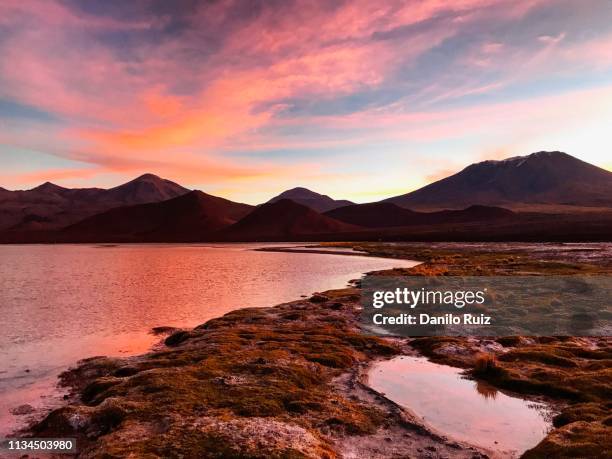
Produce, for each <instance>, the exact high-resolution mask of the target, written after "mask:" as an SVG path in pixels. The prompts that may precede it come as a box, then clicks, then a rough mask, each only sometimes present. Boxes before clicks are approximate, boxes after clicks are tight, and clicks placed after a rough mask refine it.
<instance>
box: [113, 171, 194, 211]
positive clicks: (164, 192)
mask: <svg viewBox="0 0 612 459" xmlns="http://www.w3.org/2000/svg"><path fill="white" fill-rule="evenodd" d="M187 192H189V190H188V189H187V188H184V187H182V186H181V185H178V184H177V183H174V182H171V181H170V180H166V179H163V178H160V177H158V176H156V175H153V174H144V175H141V176H140V177H138V178H135V179H134V180H132V181H130V182H127V183H124V184H123V185H119V186H117V187H115V188H110V189H108V190H105V191H104V199H105V200H108V201H109V202H123V203H124V204H143V203H146V202H160V201H166V200H168V199H172V198H176V197H177V196H181V195H183V194H185V193H187Z"/></svg>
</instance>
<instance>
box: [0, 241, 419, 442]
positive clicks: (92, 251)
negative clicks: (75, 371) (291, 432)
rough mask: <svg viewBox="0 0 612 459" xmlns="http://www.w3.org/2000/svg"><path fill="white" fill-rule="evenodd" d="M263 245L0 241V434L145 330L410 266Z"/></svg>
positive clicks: (134, 347) (143, 345)
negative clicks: (71, 370)
mask: <svg viewBox="0 0 612 459" xmlns="http://www.w3.org/2000/svg"><path fill="white" fill-rule="evenodd" d="M269 245H270V244H266V246H269ZM284 245H287V244H284ZM261 246H262V244H258V245H255V244H231V245H220V244H219V245H206V246H203V245H179V244H165V245H117V246H115V245H106V246H95V245H23V246H19V245H12V246H11V245H8V246H7V245H5V246H0V315H1V317H2V333H1V334H0V436H2V435H3V434H6V433H8V432H9V431H10V430H12V429H13V428H14V427H15V426H16V425H19V423H23V422H25V420H26V419H27V417H24V416H23V415H20V416H14V415H12V414H11V412H10V411H11V410H12V409H14V408H15V407H17V406H19V405H22V404H30V405H32V406H34V407H36V408H40V407H49V406H52V405H53V404H54V403H56V402H57V393H55V394H54V393H53V390H52V389H53V387H54V385H55V383H56V377H57V375H58V374H59V372H60V371H61V370H63V369H64V368H66V367H67V366H69V365H72V364H74V363H75V362H76V361H77V360H79V359H81V358H84V357H89V356H93V355H129V354H136V353H141V352H144V351H146V350H147V349H148V348H150V347H151V346H152V345H153V344H154V343H155V342H157V341H158V340H159V337H155V336H153V335H151V334H150V333H149V331H150V330H151V328H152V327H157V326H165V325H167V326H174V327H192V326H195V325H199V324H201V323H203V322H205V321H206V320H208V319H211V318H213V317H218V316H220V315H222V314H224V313H226V312H228V311H231V310H233V309H238V308H244V307H257V306H273V305H275V304H278V303H281V302H286V301H292V300H295V299H297V298H299V296H300V295H309V294H311V293H313V292H315V291H322V290H328V289H331V288H340V287H343V286H344V285H345V284H346V282H347V281H349V280H350V279H353V278H357V277H360V276H361V275H362V274H363V273H365V272H367V271H372V270H379V269H388V268H392V267H396V266H397V267H399V266H412V265H414V264H415V263H413V262H409V261H403V260H390V259H382V258H370V257H358V256H352V257H347V256H341V255H321V254H310V253H280V252H258V251H253V250H252V249H253V248H256V247H261Z"/></svg>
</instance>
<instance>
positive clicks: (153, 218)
mask: <svg viewBox="0 0 612 459" xmlns="http://www.w3.org/2000/svg"><path fill="white" fill-rule="evenodd" d="M252 209H253V207H252V206H249V205H247V204H240V203H236V202H232V201H229V200H227V199H223V198H219V197H216V196H211V195H209V194H206V193H203V192H201V191H191V192H189V193H187V194H184V195H182V196H179V197H176V198H172V199H169V200H167V201H163V202H156V203H148V204H138V205H134V206H124V207H119V208H114V209H111V210H108V211H106V212H103V213H101V214H98V215H94V216H92V217H89V218H86V219H85V220H83V221H81V222H79V223H76V224H74V225H71V226H69V227H67V228H65V229H64V230H63V231H61V234H62V239H67V240H71V241H88V242H90V241H92V242H93V241H95V242H116V241H124V242H125V241H200V240H204V239H205V238H206V237H207V236H209V235H210V234H211V233H213V232H215V231H217V230H220V229H222V228H225V227H227V226H229V225H232V224H233V223H235V222H236V221H238V220H240V219H241V218H242V217H244V216H245V215H247V214H248V213H249V212H251V210H252Z"/></svg>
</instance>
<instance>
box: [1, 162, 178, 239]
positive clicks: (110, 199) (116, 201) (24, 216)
mask: <svg viewBox="0 0 612 459" xmlns="http://www.w3.org/2000/svg"><path fill="white" fill-rule="evenodd" d="M187 192H189V190H188V189H187V188H184V187H182V186H180V185H178V184H176V183H174V182H171V181H169V180H165V179H162V178H160V177H157V176H155V175H153V174H145V175H142V176H140V177H138V178H136V179H134V180H132V181H130V182H128V183H125V184H123V185H120V186H117V187H115V188H110V189H108V190H105V189H102V188H74V189H73V188H64V187H61V186H58V185H55V184H53V183H50V182H46V183H43V184H42V185H39V186H37V187H36V188H32V189H31V190H23V191H21V190H20V191H8V190H4V191H1V192H0V230H6V229H11V230H13V231H28V230H48V229H59V228H62V227H64V226H66V225H70V224H72V223H75V222H77V221H79V220H82V219H84V218H86V217H89V216H91V215H95V214H97V213H100V212H103V211H105V210H108V209H112V208H114V207H119V206H125V205H134V204H144V203H149V202H160V201H164V200H167V199H171V198H174V197H177V196H181V195H183V194H185V193H187Z"/></svg>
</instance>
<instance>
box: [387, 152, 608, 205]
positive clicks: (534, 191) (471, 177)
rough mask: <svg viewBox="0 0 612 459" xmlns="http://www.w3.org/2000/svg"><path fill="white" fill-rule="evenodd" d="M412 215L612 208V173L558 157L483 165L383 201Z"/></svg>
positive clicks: (546, 155)
mask: <svg viewBox="0 0 612 459" xmlns="http://www.w3.org/2000/svg"><path fill="white" fill-rule="evenodd" d="M385 202H390V203H393V204H397V205H398V206H400V207H404V208H407V209H412V210H439V209H461V208H465V207H467V206H470V205H472V204H483V205H489V206H502V207H508V208H511V209H521V210H538V211H554V212H557V211H563V210H569V211H573V210H576V209H577V208H584V207H593V208H597V207H612V172H608V171H606V170H604V169H601V168H599V167H596V166H593V165H592V164H589V163H586V162H584V161H581V160H579V159H577V158H574V157H573V156H570V155H568V154H566V153H562V152H558V151H550V152H549V151H541V152H538V153H533V154H531V155H528V156H519V157H515V158H509V159H504V160H501V161H483V162H480V163H476V164H472V165H470V166H468V167H466V168H465V169H463V170H462V171H461V172H459V173H457V174H455V175H452V176H450V177H447V178H444V179H442V180H439V181H437V182H434V183H432V184H430V185H427V186H425V187H423V188H420V189H419V190H416V191H413V192H411V193H407V194H404V195H401V196H396V197H393V198H389V199H386V200H385Z"/></svg>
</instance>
